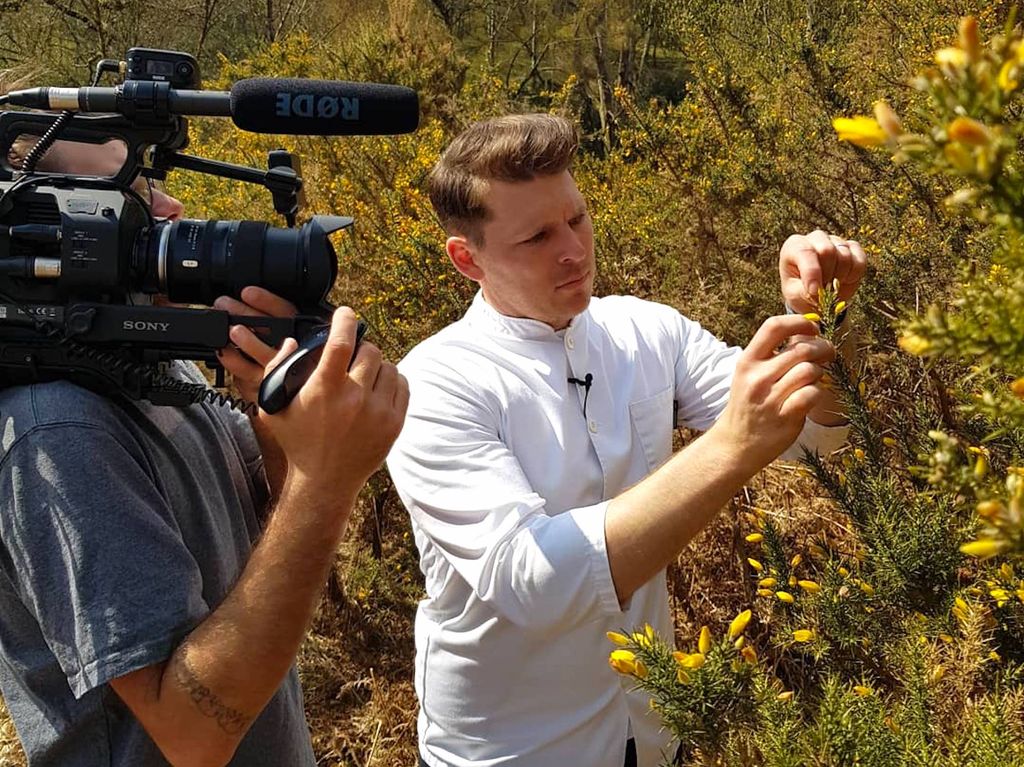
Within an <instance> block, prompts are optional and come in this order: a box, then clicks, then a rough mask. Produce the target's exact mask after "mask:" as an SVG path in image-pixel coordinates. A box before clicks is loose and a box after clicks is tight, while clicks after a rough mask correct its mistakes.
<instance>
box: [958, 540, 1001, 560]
mask: <svg viewBox="0 0 1024 767" xmlns="http://www.w3.org/2000/svg"><path fill="white" fill-rule="evenodd" d="M1006 547H1007V542H1006V541H1002V540H996V539H993V538H981V539H980V540H977V541H970V542H968V543H965V544H963V545H962V546H961V547H960V551H961V552H963V553H964V554H966V555H967V556H969V557H977V558H978V559H988V558H989V557H994V556H995V555H996V554H999V553H1000V552H1002V551H1003V550H1004V549H1006Z"/></svg>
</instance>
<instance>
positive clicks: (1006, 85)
mask: <svg viewBox="0 0 1024 767" xmlns="http://www.w3.org/2000/svg"><path fill="white" fill-rule="evenodd" d="M1019 71H1020V70H1019V69H1018V67H1017V62H1016V61H1007V62H1006V63H1005V64H1003V66H1002V67H1000V68H999V78H998V83H999V87H1000V88H1001V89H1002V90H1004V91H1006V92H1007V93H1009V92H1010V91H1013V90H1016V89H1017V86H1018V85H1020V81H1019V80H1018V79H1017V75H1018V73H1019Z"/></svg>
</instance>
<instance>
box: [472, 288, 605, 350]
mask: <svg viewBox="0 0 1024 767" xmlns="http://www.w3.org/2000/svg"><path fill="white" fill-rule="evenodd" d="M589 312H590V309H589V308H588V309H585V310H584V311H582V312H581V313H580V314H577V315H576V316H575V317H573V318H572V319H571V320H570V321H569V326H568V327H567V328H563V329H562V330H555V329H554V328H552V327H551V326H550V325H548V324H547V323H546V322H541V321H540V320H532V319H529V318H527V317H508V316H506V315H504V314H502V313H501V312H499V311H497V310H496V309H495V308H494V307H493V306H491V305H490V304H489V303H487V301H485V300H484V294H483V291H480V290H478V291H477V293H476V295H475V296H474V297H473V303H472V304H471V305H470V307H469V310H468V311H467V312H466V319H467V320H469V322H470V325H472V326H473V327H474V328H476V329H478V330H481V331H482V332H484V333H485V334H487V335H497V336H506V337H509V338H517V339H520V340H523V341H558V342H559V343H561V341H562V339H563V338H564V337H565V334H566V332H567V331H573V332H574V333H575V332H579V331H580V330H582V328H583V327H585V325H586V318H587V315H588V314H589Z"/></svg>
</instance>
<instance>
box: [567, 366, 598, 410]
mask: <svg viewBox="0 0 1024 767" xmlns="http://www.w3.org/2000/svg"><path fill="white" fill-rule="evenodd" d="M569 383H571V384H576V385H577V386H582V387H583V417H584V418H586V417H587V400H588V399H589V398H590V385H591V384H592V383H594V374H593V373H587V374H586V375H585V376H583V378H573V377H572V376H569Z"/></svg>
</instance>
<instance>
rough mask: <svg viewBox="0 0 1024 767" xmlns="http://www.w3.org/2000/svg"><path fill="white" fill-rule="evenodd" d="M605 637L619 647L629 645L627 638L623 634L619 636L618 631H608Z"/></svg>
mask: <svg viewBox="0 0 1024 767" xmlns="http://www.w3.org/2000/svg"><path fill="white" fill-rule="evenodd" d="M605 636H606V637H608V639H610V640H611V641H612V642H614V643H615V644H617V645H619V646H620V647H625V646H626V645H628V644H629V637H628V636H626V635H625V634H620V633H619V632H618V631H609V632H608V633H607V634H605Z"/></svg>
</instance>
